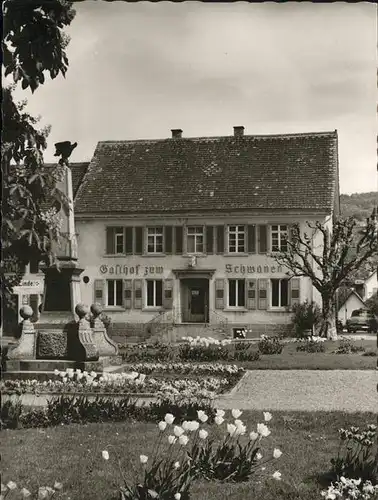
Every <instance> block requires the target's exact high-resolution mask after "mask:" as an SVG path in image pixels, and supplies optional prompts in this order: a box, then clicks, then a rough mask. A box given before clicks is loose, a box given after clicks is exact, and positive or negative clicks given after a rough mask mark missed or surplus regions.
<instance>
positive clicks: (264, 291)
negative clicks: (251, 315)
mask: <svg viewBox="0 0 378 500" xmlns="http://www.w3.org/2000/svg"><path fill="white" fill-rule="evenodd" d="M257 286H258V308H259V309H267V308H268V280H267V279H259V280H258V281H257Z"/></svg>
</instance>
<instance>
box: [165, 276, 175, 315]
mask: <svg viewBox="0 0 378 500" xmlns="http://www.w3.org/2000/svg"><path fill="white" fill-rule="evenodd" d="M163 286H164V297H163V306H164V308H165V309H172V307H173V280H165V281H164V283H163Z"/></svg>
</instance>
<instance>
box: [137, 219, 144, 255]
mask: <svg viewBox="0 0 378 500" xmlns="http://www.w3.org/2000/svg"><path fill="white" fill-rule="evenodd" d="M143 230H144V228H143V227H140V226H138V227H136V228H135V254H136V255H142V254H143Z"/></svg>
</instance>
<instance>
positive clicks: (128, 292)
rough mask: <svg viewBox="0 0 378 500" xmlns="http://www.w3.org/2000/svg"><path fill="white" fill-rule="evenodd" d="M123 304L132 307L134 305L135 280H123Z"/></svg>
mask: <svg viewBox="0 0 378 500" xmlns="http://www.w3.org/2000/svg"><path fill="white" fill-rule="evenodd" d="M123 293H124V296H123V306H124V308H125V309H131V308H132V305H133V280H123Z"/></svg>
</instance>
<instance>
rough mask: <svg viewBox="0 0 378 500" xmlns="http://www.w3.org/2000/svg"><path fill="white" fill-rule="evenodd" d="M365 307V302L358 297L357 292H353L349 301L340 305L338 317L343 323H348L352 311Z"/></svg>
mask: <svg viewBox="0 0 378 500" xmlns="http://www.w3.org/2000/svg"><path fill="white" fill-rule="evenodd" d="M361 307H364V303H363V302H362V301H361V300H360V299H359V298H358V297H356V295H355V294H352V295H351V296H350V297H349V298H348V299H347V301H346V302H345V303H344V304H343V305H342V306H341V307H340V309H339V313H338V318H339V320H340V321H342V322H343V324H345V323H346V320H347V319H349V318H350V317H351V314H352V311H354V310H355V309H360V308H361Z"/></svg>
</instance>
